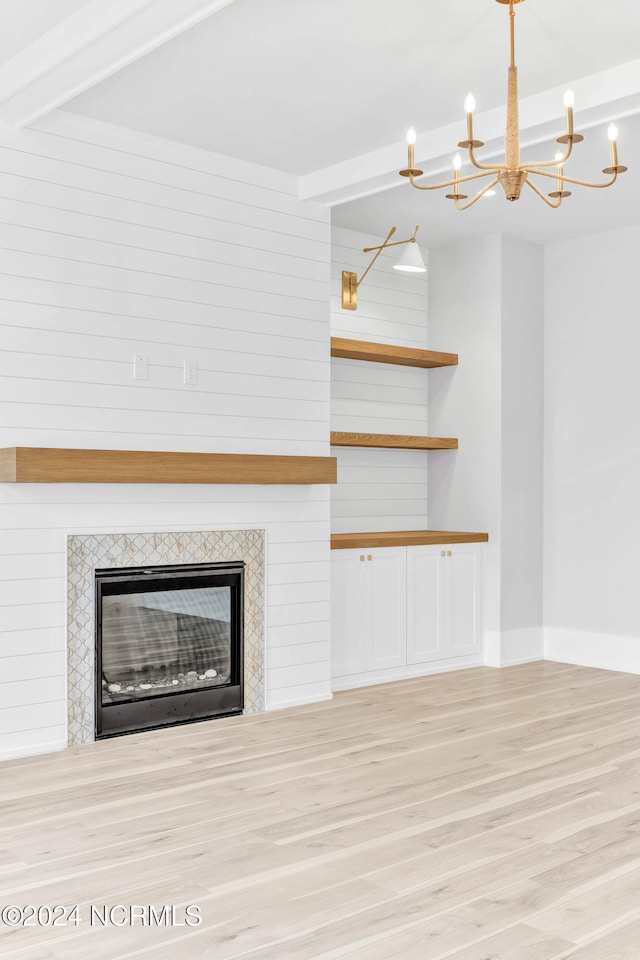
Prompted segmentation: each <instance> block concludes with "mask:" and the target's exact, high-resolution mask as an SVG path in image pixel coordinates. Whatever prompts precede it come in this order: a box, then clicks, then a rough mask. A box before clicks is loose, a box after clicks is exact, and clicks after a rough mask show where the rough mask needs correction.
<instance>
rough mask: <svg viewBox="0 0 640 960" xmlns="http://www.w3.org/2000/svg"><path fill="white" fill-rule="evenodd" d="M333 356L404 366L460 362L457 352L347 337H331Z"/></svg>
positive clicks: (447, 364) (442, 364)
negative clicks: (442, 351)
mask: <svg viewBox="0 0 640 960" xmlns="http://www.w3.org/2000/svg"><path fill="white" fill-rule="evenodd" d="M331 356H332V357H342V358H344V359H346V360H371V361H374V362H376V363H397V364H399V365H400V366H403V367H455V366H456V365H457V363H458V354H457V353H440V352H439V351H438V350H416V349H415V348H413V347H398V346H395V345H394V344H388V343H371V342H369V341H367V340H348V339H346V338H345V337H331Z"/></svg>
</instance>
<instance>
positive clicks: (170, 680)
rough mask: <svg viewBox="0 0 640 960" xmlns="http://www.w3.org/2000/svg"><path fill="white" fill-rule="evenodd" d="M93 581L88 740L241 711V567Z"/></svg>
mask: <svg viewBox="0 0 640 960" xmlns="http://www.w3.org/2000/svg"><path fill="white" fill-rule="evenodd" d="M95 580H96V618H95V622H96V697H95V702H96V731H95V734H96V738H98V739H100V738H102V737H110V736H115V735H118V734H123V733H133V732H134V731H137V730H148V729H153V728H154V727H160V726H167V725H173V724H178V723H190V722H193V721H194V720H203V719H209V718H212V717H216V716H227V715H229V714H233V713H241V712H242V709H243V706H244V701H243V666H242V664H243V656H242V654H243V649H242V648H243V595H244V589H243V582H244V564H243V563H240V562H238V563H209V564H188V565H174V566H162V567H149V568H142V567H139V568H129V569H108V570H96V571H95Z"/></svg>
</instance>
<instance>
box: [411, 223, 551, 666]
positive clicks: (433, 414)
mask: <svg viewBox="0 0 640 960" xmlns="http://www.w3.org/2000/svg"><path fill="white" fill-rule="evenodd" d="M542 266H543V260H542V249H541V248H540V247H537V246H535V245H533V244H529V243H526V242H525V241H520V240H515V239H514V238H511V237H504V236H499V235H492V236H487V237H482V238H479V239H473V240H468V241H464V242H461V243H457V244H452V245H451V246H448V247H441V248H437V249H434V250H432V251H431V252H430V271H429V279H430V286H429V331H430V346H431V347H432V348H433V349H437V350H449V351H452V352H457V353H458V354H459V366H458V367H457V368H452V369H448V368H444V369H440V370H432V371H430V372H429V421H430V430H431V432H432V433H434V434H435V435H444V436H457V437H458V438H459V449H458V450H457V451H456V452H454V453H450V452H444V451H442V452H438V453H432V454H430V455H429V456H430V459H429V525H430V527H431V528H432V529H436V530H437V529H442V530H470V531H484V532H488V534H489V544H488V548H487V551H486V558H487V563H486V568H485V574H486V595H485V600H486V610H485V623H486V641H487V642H486V651H485V652H486V657H487V662H489V663H491V664H494V665H496V666H498V665H505V664H508V663H513V662H518V661H521V660H528V659H534V658H537V657H539V656H541V654H542V561H541V556H542V542H541V529H542V475H541V466H540V461H541V456H542V331H543V324H542V284H543V271H542Z"/></svg>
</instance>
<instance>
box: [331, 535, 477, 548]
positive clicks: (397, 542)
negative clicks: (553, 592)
mask: <svg viewBox="0 0 640 960" xmlns="http://www.w3.org/2000/svg"><path fill="white" fill-rule="evenodd" d="M488 539H489V534H488V533H461V532H460V531H452V530H393V531H391V532H389V531H385V532H382V533H380V532H377V533H334V534H332V536H331V549H332V550H348V549H359V548H361V547H412V546H418V545H421V544H430V543H486V542H487V541H488Z"/></svg>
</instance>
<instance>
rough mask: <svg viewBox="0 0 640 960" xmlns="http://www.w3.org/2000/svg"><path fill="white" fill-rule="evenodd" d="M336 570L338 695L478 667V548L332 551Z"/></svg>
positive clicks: (334, 610)
mask: <svg viewBox="0 0 640 960" xmlns="http://www.w3.org/2000/svg"><path fill="white" fill-rule="evenodd" d="M331 565H332V595H331V637H332V675H333V678H334V689H344V688H347V687H354V686H360V685H364V684H368V683H383V682H385V680H396V679H400V678H401V677H410V676H419V675H420V674H422V673H426V672H431V671H430V670H429V668H428V665H430V664H435V663H436V662H438V664H439V667H443V666H452V667H454V666H459V667H460V666H465V665H467V664H470V663H472V662H477V659H478V657H479V654H480V652H481V595H482V591H481V585H482V547H481V546H480V544H475V543H470V544H444V545H435V546H434V545H424V546H409V547H381V548H375V549H370V550H334V551H333V554H332V564H331Z"/></svg>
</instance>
